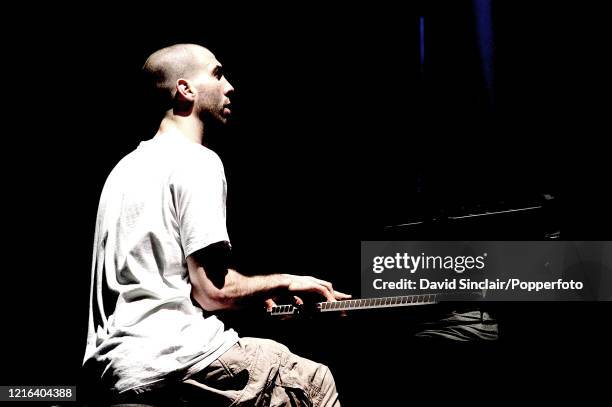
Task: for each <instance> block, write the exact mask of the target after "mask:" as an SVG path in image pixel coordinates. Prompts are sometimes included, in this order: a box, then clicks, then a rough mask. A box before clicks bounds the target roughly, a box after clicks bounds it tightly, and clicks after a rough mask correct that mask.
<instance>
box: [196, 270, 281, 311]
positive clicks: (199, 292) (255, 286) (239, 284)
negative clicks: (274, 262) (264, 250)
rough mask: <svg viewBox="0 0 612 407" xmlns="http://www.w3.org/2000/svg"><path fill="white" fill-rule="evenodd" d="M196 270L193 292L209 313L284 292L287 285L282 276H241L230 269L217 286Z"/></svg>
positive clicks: (203, 273)
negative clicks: (252, 299)
mask: <svg viewBox="0 0 612 407" xmlns="http://www.w3.org/2000/svg"><path fill="white" fill-rule="evenodd" d="M198 269H199V270H198V271H197V273H196V274H197V275H196V278H195V279H193V278H192V286H193V290H192V292H193V296H194V298H195V299H196V301H198V303H199V304H200V305H201V306H202V307H203V308H204V309H206V310H208V311H216V310H220V309H232V308H237V307H239V306H240V304H242V303H244V302H246V300H248V299H251V298H256V297H262V298H263V297H266V296H273V295H274V294H276V293H279V292H282V291H285V290H286V289H287V287H288V286H289V284H290V278H289V276H287V275H285V274H271V275H258V276H244V275H242V274H240V273H239V272H237V271H236V270H232V269H227V273H226V274H225V276H224V278H223V280H222V281H221V282H220V283H219V284H213V283H212V282H211V280H210V279H208V278H207V277H206V274H205V273H206V272H205V270H204V269H203V268H202V267H198ZM194 281H195V283H194Z"/></svg>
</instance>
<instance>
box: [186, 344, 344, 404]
mask: <svg viewBox="0 0 612 407" xmlns="http://www.w3.org/2000/svg"><path fill="white" fill-rule="evenodd" d="M182 390H183V391H182V393H183V396H184V397H185V399H186V400H187V401H192V400H193V401H196V400H198V401H200V402H208V403H209V404H210V405H221V406H259V405H265V406H270V407H273V406H285V405H296V406H319V405H339V403H337V401H336V400H337V394H336V389H335V384H334V381H333V377H332V376H331V373H330V372H329V369H328V368H327V367H326V366H324V365H322V364H320V363H316V362H313V361H311V360H309V359H306V358H303V357H300V356H297V355H295V354H293V353H291V352H290V351H289V349H288V348H287V347H286V346H284V345H282V344H280V343H278V342H275V341H271V340H268V339H260V338H241V339H240V340H239V341H238V343H237V344H236V345H234V346H233V347H232V348H231V349H230V350H228V351H227V352H226V353H224V354H223V355H222V356H221V357H220V358H219V359H217V360H216V361H214V362H213V363H212V364H211V365H209V366H208V367H207V368H205V369H204V370H202V371H201V372H198V373H196V374H194V375H193V376H191V377H190V378H189V379H187V380H185V381H184V385H183V389H182ZM292 403H293V404H292ZM334 403H337V404H334Z"/></svg>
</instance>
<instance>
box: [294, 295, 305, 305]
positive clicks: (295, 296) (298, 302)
mask: <svg viewBox="0 0 612 407" xmlns="http://www.w3.org/2000/svg"><path fill="white" fill-rule="evenodd" d="M293 299H294V300H295V303H296V304H297V305H303V304H304V300H302V299H301V298H300V297H298V296H297V295H294V296H293Z"/></svg>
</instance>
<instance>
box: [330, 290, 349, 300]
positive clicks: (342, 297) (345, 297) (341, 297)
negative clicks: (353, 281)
mask: <svg viewBox="0 0 612 407" xmlns="http://www.w3.org/2000/svg"><path fill="white" fill-rule="evenodd" d="M334 295H335V296H336V299H337V300H348V299H349V298H353V296H352V295H350V294H345V293H343V292H340V291H334Z"/></svg>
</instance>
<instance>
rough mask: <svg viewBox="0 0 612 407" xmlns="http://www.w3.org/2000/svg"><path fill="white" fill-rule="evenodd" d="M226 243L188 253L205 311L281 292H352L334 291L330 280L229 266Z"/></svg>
mask: <svg viewBox="0 0 612 407" xmlns="http://www.w3.org/2000/svg"><path fill="white" fill-rule="evenodd" d="M224 250H225V249H223V247H219V246H217V247H210V248H207V249H203V250H200V251H198V252H196V253H193V254H192V255H189V256H187V266H188V268H189V279H190V280H191V292H192V295H193V298H194V299H195V300H196V301H197V302H198V304H200V306H201V307H202V308H203V309H205V310H206V311H217V310H223V309H232V308H237V307H238V306H239V305H240V303H241V302H243V300H246V299H249V298H253V297H261V298H262V300H263V299H265V298H267V297H272V296H274V295H278V294H282V293H294V294H298V293H305V292H310V293H317V294H320V295H321V296H323V297H325V299H326V300H327V301H336V300H344V299H347V298H350V297H351V296H350V295H347V294H344V293H341V292H339V291H335V290H334V289H333V286H332V284H331V283H330V282H328V281H324V280H320V279H318V278H315V277H310V276H297V275H293V274H271V275H260V276H244V275H242V274H240V273H239V272H237V271H236V270H233V269H231V268H228V267H227V262H226V261H225V260H226V258H227V256H226V254H225V252H224Z"/></svg>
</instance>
